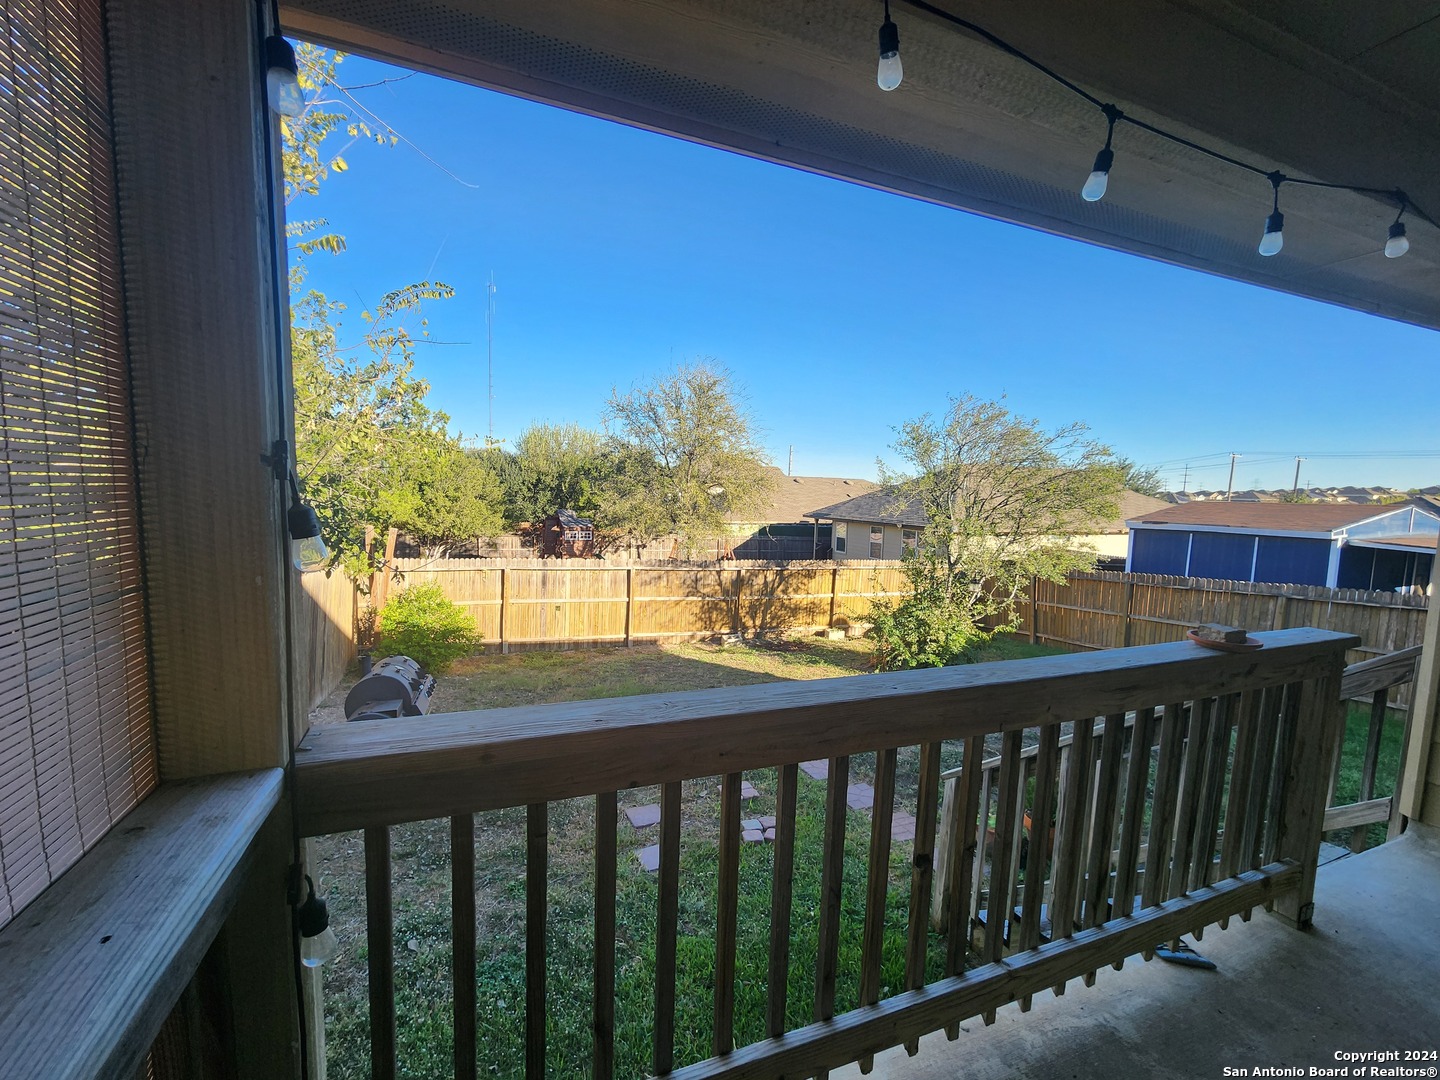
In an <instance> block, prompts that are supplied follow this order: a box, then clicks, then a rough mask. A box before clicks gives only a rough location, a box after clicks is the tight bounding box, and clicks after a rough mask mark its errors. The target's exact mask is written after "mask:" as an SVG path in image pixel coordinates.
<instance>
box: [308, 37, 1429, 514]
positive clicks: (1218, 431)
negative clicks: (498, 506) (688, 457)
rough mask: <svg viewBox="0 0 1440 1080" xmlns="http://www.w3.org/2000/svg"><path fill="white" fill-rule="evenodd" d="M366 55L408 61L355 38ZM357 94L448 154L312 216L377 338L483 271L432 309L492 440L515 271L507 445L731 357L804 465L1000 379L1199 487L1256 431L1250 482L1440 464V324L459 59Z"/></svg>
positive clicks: (449, 404)
mask: <svg viewBox="0 0 1440 1080" xmlns="http://www.w3.org/2000/svg"><path fill="white" fill-rule="evenodd" d="M340 74H341V77H342V81H343V82H344V83H345V84H347V85H356V84H360V83H370V82H374V81H376V80H377V79H381V78H383V77H384V76H386V75H395V74H399V73H398V72H396V71H395V70H394V69H391V68H387V67H385V66H384V65H380V64H377V63H374V62H372V61H368V60H364V59H362V58H358V57H349V58H347V59H346V60H345V61H344V63H343V64H342V65H341V67H340ZM357 97H358V98H359V99H360V100H361V101H362V102H363V103H364V104H365V105H366V106H367V107H369V108H371V109H373V110H374V111H375V113H376V114H378V115H379V116H380V117H382V118H383V119H384V120H385V121H387V122H388V123H389V124H391V125H392V126H393V127H394V128H395V129H396V130H397V131H399V132H400V133H401V134H402V135H403V136H404V137H405V138H406V139H407V140H409V141H410V142H412V143H413V144H415V146H416V147H418V148H419V149H420V150H421V151H423V152H424V154H426V155H429V157H431V158H433V159H434V161H435V162H437V163H438V165H439V166H443V168H441V167H437V164H432V163H431V162H430V161H427V160H426V159H425V157H424V156H422V155H421V154H420V153H417V152H416V151H415V150H414V149H411V148H410V147H407V146H405V145H404V144H402V145H400V146H398V147H395V148H379V147H375V146H371V145H356V146H354V147H352V148H351V149H350V150H349V151H347V153H346V157H347V160H348V162H349V164H350V169H349V170H348V171H347V172H345V173H343V174H339V175H337V176H335V177H333V178H332V179H331V180H330V181H328V182H327V183H326V185H325V186H324V189H323V190H322V192H321V194H320V195H319V196H317V197H315V198H313V199H309V200H306V201H305V202H304V203H303V204H297V205H295V206H293V207H292V208H291V214H292V216H295V217H305V218H310V217H319V216H324V217H327V218H328V219H329V220H330V223H331V226H332V227H333V228H334V229H335V230H336V231H338V232H341V233H343V234H344V235H345V236H346V239H347V241H348V244H349V250H348V251H347V252H346V253H344V254H343V255H340V256H338V257H333V258H332V257H328V256H316V257H315V258H314V259H313V260H312V262H311V276H310V285H311V286H312V287H315V288H318V289H321V290H322V291H324V292H325V293H327V294H328V295H329V296H330V297H331V298H332V299H335V300H340V301H343V302H345V303H346V304H348V305H349V308H350V310H349V311H348V312H347V313H346V315H345V316H344V317H343V322H344V330H345V332H348V333H351V334H353V333H355V332H358V329H359V327H360V319H359V312H360V309H361V308H362V307H364V306H368V305H370V304H373V303H374V302H375V301H376V300H377V299H378V298H379V296H380V295H381V294H383V293H384V292H385V291H387V290H389V289H392V288H396V287H398V286H401V285H404V284H408V283H410V282H412V281H416V280H420V279H425V278H431V279H434V280H439V281H444V282H446V283H448V284H450V285H453V286H454V287H455V289H456V297H455V299H453V300H450V301H445V302H440V303H435V304H432V305H430V306H429V307H428V309H427V312H426V314H427V315H428V317H429V319H430V329H431V332H432V335H433V337H434V338H435V339H436V340H437V341H442V342H451V343H455V344H436V345H428V346H425V347H423V348H422V350H421V353H420V356H419V363H418V366H419V369H420V372H421V374H423V375H424V376H425V377H427V378H428V379H429V380H430V382H431V384H432V388H433V389H432V393H431V398H430V400H431V404H433V405H435V406H437V407H440V408H443V409H445V410H446V411H447V412H448V413H449V414H450V415H451V417H452V420H453V422H454V426H455V427H456V428H457V429H458V430H460V431H462V432H463V433H465V434H467V435H482V436H483V435H484V434H485V432H486V427H487V422H488V421H487V409H486V328H485V282H486V280H487V279H488V277H489V275H490V274H491V273H492V272H493V273H494V276H495V282H496V287H497V292H496V298H495V308H496V315H495V321H494V382H495V400H494V432H495V435H496V437H497V438H500V439H504V440H509V441H513V439H514V438H515V436H516V435H518V434H519V433H520V431H522V430H523V429H524V428H525V427H526V426H527V425H529V424H530V423H531V422H533V421H549V422H555V423H560V422H569V421H573V422H576V423H580V424H584V425H587V426H596V427H598V426H599V420H600V414H601V411H602V409H603V406H604V402H605V399H606V398H607V397H608V396H609V394H610V392H611V389H612V388H619V389H620V390H622V391H623V390H625V389H627V388H629V387H630V386H631V385H633V384H635V383H636V382H639V381H643V380H645V379H646V378H648V377H650V376H652V375H655V374H658V373H660V372H662V371H664V370H665V369H667V367H669V366H670V365H671V364H672V363H677V362H682V361H687V360H691V359H695V358H702V357H703V358H713V359H715V360H717V361H718V362H720V363H721V364H723V365H724V366H725V367H727V368H728V369H729V370H730V372H731V373H732V375H733V376H734V378H735V380H736V382H737V383H738V384H739V385H740V386H742V387H743V388H744V390H745V393H746V395H747V398H748V401H749V404H750V407H751V409H752V411H753V413H754V415H755V417H756V419H757V421H758V424H759V426H760V428H761V429H762V431H763V432H764V441H765V444H766V445H767V447H768V448H769V450H770V454H771V457H772V460H773V461H774V462H775V464H778V465H779V466H781V467H782V468H784V467H785V465H786V459H787V454H788V448H789V447H790V446H792V445H793V446H794V453H795V472H796V473H797V474H805V475H844V476H863V477H872V476H873V475H874V473H875V459H876V457H877V456H880V457H884V458H886V460H887V461H890V462H892V463H893V462H895V457H894V454H893V453H892V452H891V450H890V444H891V443H892V442H893V441H894V428H895V427H896V426H897V425H898V424H900V423H902V422H903V421H905V420H907V419H910V418H912V417H915V416H918V415H920V414H922V413H924V412H927V411H939V410H942V409H943V408H944V406H945V401H946V395H947V394H962V393H971V394H975V395H977V396H979V397H986V398H989V397H997V396H999V395H1002V394H1003V395H1006V404H1007V405H1008V406H1009V407H1010V408H1011V409H1012V410H1013V411H1015V412H1017V413H1020V414H1023V415H1026V416H1032V417H1035V418H1037V419H1038V420H1039V421H1040V422H1041V423H1042V424H1043V425H1045V426H1047V427H1055V426H1059V425H1061V424H1065V423H1069V422H1071V421H1076V420H1079V421H1083V422H1084V423H1086V424H1088V425H1089V426H1090V428H1091V429H1092V432H1093V434H1094V435H1095V437H1097V438H1098V439H1100V440H1102V441H1104V442H1106V443H1108V444H1109V445H1110V446H1112V447H1113V448H1114V449H1115V450H1116V451H1117V452H1119V453H1122V454H1124V455H1126V456H1128V457H1131V458H1134V459H1135V460H1137V461H1139V462H1141V463H1144V464H1153V465H1159V466H1161V468H1162V472H1163V476H1164V479H1165V481H1166V482H1167V484H1169V485H1170V486H1173V487H1177V488H1178V487H1179V486H1180V483H1181V479H1182V474H1183V472H1184V469H1185V465H1186V464H1187V463H1189V465H1190V474H1189V475H1190V480H1189V487H1190V488H1191V489H1192V490H1193V489H1196V488H1202V487H1212V488H1213V487H1219V488H1224V486H1225V481H1226V473H1227V470H1228V467H1229V453H1230V452H1232V451H1234V452H1239V453H1240V454H1242V455H1243V456H1242V457H1241V459H1240V461H1239V462H1238V464H1237V466H1236V472H1235V483H1236V487H1237V488H1244V487H1251V486H1263V487H1288V486H1289V484H1290V482H1291V479H1292V477H1293V475H1294V467H1295V466H1294V457H1295V455H1297V454H1298V455H1303V456H1306V457H1307V458H1308V459H1309V460H1307V461H1306V462H1305V463H1304V465H1303V467H1302V471H1301V480H1302V483H1307V484H1317V485H1331V484H1390V485H1394V486H1398V487H1412V486H1424V485H1427V484H1433V483H1440V437H1437V435H1436V427H1435V423H1434V412H1433V408H1432V407H1431V405H1430V404H1429V402H1430V401H1431V398H1432V396H1433V384H1434V379H1435V372H1436V370H1437V365H1436V361H1437V358H1440V335H1437V334H1436V333H1434V332H1432V331H1428V330H1421V329H1417V328H1414V327H1410V326H1405V325H1402V324H1399V323H1394V322H1389V321H1386V320H1382V319H1378V318H1375V317H1373V316H1367V315H1362V314H1359V313H1355V312H1350V311H1346V310H1343V309H1341V308H1336V307H1331V306H1328V305H1325V304H1320V303H1316V302H1313V301H1309V300H1301V299H1297V298H1294V297H1290V296H1286V295H1283V294H1280V293H1274V292H1270V291H1267V290H1263V289H1259V288H1256V287H1254V286H1247V285H1241V284H1238V283H1235V282H1230V281H1226V280H1223V279H1220V278H1215V277H1210V276H1207V275H1204V274H1200V273H1197V272H1194V271H1190V270H1182V269H1177V268H1175V267H1170V266H1165V265H1162V264H1160V263H1155V262H1151V261H1148V260H1143V259H1140V258H1137V257H1134V256H1130V255H1122V254H1117V253H1114V252H1109V251H1105V250H1102V249H1100V248H1096V247H1092V246H1089V245H1085V244H1081V243H1078V242H1075V241H1072V240H1066V239H1061V238H1057V237H1051V236H1047V235H1044V234H1042V233H1038V232H1034V231H1032V230H1028V229H1023V228H1019V227H1016V226H1012V225H1006V224H1002V223H999V222H994V221H989V220H986V219H984V218H980V217H975V216H973V215H970V214H965V213H961V212H958V211H955V210H950V209H943V208H940V207H935V206H930V205H928V204H925V203H921V202H917V201H914V200H910V199H904V198H900V197H897V196H894V195H888V194H883V193H880V192H876V191H871V190H868V189H865V188H862V187H858V186H855V185H852V184H846V183H842V182H839V181H834V180H828V179H825V178H822V177H817V176H812V175H809V174H807V173H803V172H800V171H797V170H793V169H786V168H782V167H778V166H775V165H771V164H767V163H763V162H758V161H753V160H750V159H748V158H744V157H741V156H738V155H735V154H729V153H725V152H722V151H717V150H713V149H710V148H707V147H701V146H695V145H693V144H690V143H686V142H683V141H681V140H678V139H672V138H668V137H665V136H660V135H655V134H652V133H649V132H644V131H638V130H635V129H632V128H627V127H624V126H622V125H618V124H613V123H608V122H605V121H601V120H596V119H593V118H590V117H585V116H580V115H577V114H573V113H567V112H564V111H562V110H559V109H555V108H550V107H547V106H542V105H537V104H534V103H531V102H527V101H522V100H519V99H516V98H511V97H506V96H504V95H500V94H495V93H491V92H487V91H483V90H478V89H475V88H474V87H468V86H462V85H459V84H455V83H449V82H446V81H444V80H440V79H435V78H432V77H429V76H423V75H415V76H413V77H411V78H408V79H405V80H404V81H402V82H397V83H391V84H389V85H384V86H379V87H374V88H371V89H365V90H360V91H358V92H357ZM335 149H337V150H338V149H339V145H338V143H337V144H336V145H335ZM1087 166H1088V163H1087V162H1077V166H1076V169H1077V172H1076V184H1077V188H1078V186H1079V183H1080V182H1081V181H1083V180H1084V178H1085V172H1086V168H1087ZM447 170H448V172H449V173H452V174H454V176H455V177H458V178H459V180H457V179H453V178H452V177H451V176H450V175H447ZM461 181H463V183H462V182H461ZM472 185H473V186H472ZM1077 198H1078V195H1077ZM1257 229H1258V225H1257ZM1287 239H1289V240H1290V241H1291V242H1294V243H1300V242H1302V238H1301V237H1298V236H1297V237H1293V238H1290V237H1287ZM1417 242H1418V241H1417ZM1257 258H1258V256H1257Z"/></svg>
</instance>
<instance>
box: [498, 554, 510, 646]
mask: <svg viewBox="0 0 1440 1080" xmlns="http://www.w3.org/2000/svg"><path fill="white" fill-rule="evenodd" d="M505 598H506V591H505V567H503V566H502V567H500V652H501V654H502V655H503V654H505V653H508V652H509V651H510V642H508V641H506V640H505Z"/></svg>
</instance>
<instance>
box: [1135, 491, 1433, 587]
mask: <svg viewBox="0 0 1440 1080" xmlns="http://www.w3.org/2000/svg"><path fill="white" fill-rule="evenodd" d="M1129 525H1130V552H1129V557H1128V558H1127V560H1126V566H1125V568H1126V569H1127V570H1129V571H1131V572H1132V573H1137V574H1166V575H1173V576H1176V577H1195V578H1218V579H1222V580H1226V581H1265V582H1275V583H1278V584H1285V585H1327V586H1329V587H1331V588H1340V589H1405V588H1414V587H1420V588H1424V587H1425V586H1427V585H1428V584H1429V582H1430V576H1431V570H1432V563H1433V562H1434V553H1435V544H1436V538H1437V535H1440V514H1437V513H1432V512H1429V511H1426V510H1423V509H1421V508H1419V507H1416V506H1414V505H1410V504H1405V505H1398V506H1389V507H1386V506H1375V505H1369V506H1366V505H1359V504H1355V503H1339V504H1335V503H1320V504H1306V503H1298V504H1297V503H1186V504H1184V505H1181V506H1170V507H1167V508H1165V509H1164V510H1160V511H1157V512H1155V513H1148V514H1144V515H1141V516H1139V517H1136V518H1134V519H1132V520H1131V521H1130V522H1129Z"/></svg>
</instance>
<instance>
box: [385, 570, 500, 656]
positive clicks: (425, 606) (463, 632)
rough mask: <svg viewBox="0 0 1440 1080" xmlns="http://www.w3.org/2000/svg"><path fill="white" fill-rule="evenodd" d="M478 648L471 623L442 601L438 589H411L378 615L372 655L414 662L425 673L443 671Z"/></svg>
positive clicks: (461, 610)
mask: <svg viewBox="0 0 1440 1080" xmlns="http://www.w3.org/2000/svg"><path fill="white" fill-rule="evenodd" d="M479 647H480V632H479V631H478V630H476V629H475V621H474V620H473V619H472V618H471V617H470V615H469V613H467V612H466V610H465V609H464V608H462V607H461V606H460V605H459V604H455V603H452V602H451V601H449V600H447V599H446V598H445V593H444V591H443V590H442V589H441V588H440V586H439V585H435V584H430V585H411V586H410V587H409V588H406V589H401V590H400V592H398V593H396V595H395V599H393V600H391V601H390V603H388V604H386V605H385V610H384V611H382V612H381V613H380V633H379V636H378V639H377V641H376V651H377V652H378V653H380V654H381V655H382V656H393V655H397V654H398V655H401V656H408V657H410V658H411V659H412V660H416V661H418V662H419V663H420V665H421V666H422V667H423V668H425V670H426V671H431V672H435V671H444V670H445V669H446V668H448V667H449V666H450V665H451V664H453V663H454V662H455V661H456V660H459V659H460V658H461V657H462V656H469V655H471V654H472V653H474V652H475V651H476V650H477V649H478V648H479Z"/></svg>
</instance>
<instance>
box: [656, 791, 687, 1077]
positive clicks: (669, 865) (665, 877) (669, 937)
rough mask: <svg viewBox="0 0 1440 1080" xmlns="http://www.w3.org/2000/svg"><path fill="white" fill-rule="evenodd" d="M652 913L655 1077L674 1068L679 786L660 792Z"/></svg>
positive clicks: (678, 889) (678, 887)
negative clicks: (654, 891)
mask: <svg viewBox="0 0 1440 1080" xmlns="http://www.w3.org/2000/svg"><path fill="white" fill-rule="evenodd" d="M659 878H660V880H659V882H658V886H659V889H658V898H657V900H656V912H655V1048H654V1053H653V1055H652V1057H651V1065H652V1066H653V1071H654V1073H655V1074H656V1075H657V1076H660V1075H663V1074H665V1073H668V1072H669V1071H670V1070H671V1069H672V1068H674V1067H675V939H676V936H677V934H678V932H679V928H680V784H679V782H678V781H676V782H672V783H668V784H665V785H663V786H662V787H661V788H660V869H659Z"/></svg>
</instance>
